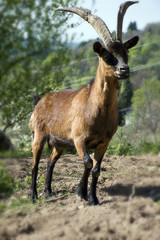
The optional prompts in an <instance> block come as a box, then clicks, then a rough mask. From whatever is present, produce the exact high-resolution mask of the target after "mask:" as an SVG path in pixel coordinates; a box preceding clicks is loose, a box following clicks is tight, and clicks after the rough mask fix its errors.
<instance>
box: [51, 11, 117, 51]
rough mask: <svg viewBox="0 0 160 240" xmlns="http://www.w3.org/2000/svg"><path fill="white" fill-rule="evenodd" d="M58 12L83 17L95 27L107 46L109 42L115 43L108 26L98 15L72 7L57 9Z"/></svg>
mask: <svg viewBox="0 0 160 240" xmlns="http://www.w3.org/2000/svg"><path fill="white" fill-rule="evenodd" d="M56 11H65V12H72V13H76V14H78V15H79V16H80V17H82V18H83V19H84V20H86V21H87V22H89V23H90V24H91V25H92V26H93V27H94V29H95V30H96V32H97V33H98V35H99V36H100V38H101V40H102V41H103V43H104V45H105V46H106V44H107V43H108V42H109V41H113V38H112V35H111V33H110V31H109V29H108V27H107V26H106V24H105V23H104V22H103V20H102V19H101V18H99V17H98V16H96V15H93V14H92V13H91V11H90V10H88V9H85V8H78V7H71V8H57V9H56Z"/></svg>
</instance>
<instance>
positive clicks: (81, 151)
mask: <svg viewBox="0 0 160 240" xmlns="http://www.w3.org/2000/svg"><path fill="white" fill-rule="evenodd" d="M75 146H76V149H77V152H78V155H79V156H80V158H81V159H82V160H83V162H84V172H83V176H82V179H81V181H80V183H79V186H78V189H77V192H78V196H79V197H80V200H81V201H82V199H84V200H86V201H87V200H88V194H87V186H88V177H89V174H90V171H91V169H92V167H93V161H92V159H91V158H90V156H89V154H88V152H87V150H86V147H85V146H84V145H82V144H80V142H77V143H76V144H75Z"/></svg>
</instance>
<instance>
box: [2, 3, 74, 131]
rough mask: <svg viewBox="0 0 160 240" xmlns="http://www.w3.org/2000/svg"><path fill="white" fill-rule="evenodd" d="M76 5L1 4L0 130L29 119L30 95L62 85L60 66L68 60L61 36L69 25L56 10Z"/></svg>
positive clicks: (64, 17) (42, 92)
mask: <svg viewBox="0 0 160 240" xmlns="http://www.w3.org/2000/svg"><path fill="white" fill-rule="evenodd" d="M77 2H78V0H65V1H61V0H58V1H55V0H54V1H49V0H43V1H32V2H31V1H17V0H13V1H2V2H1V4H0V11H1V14H0V20H1V28H0V41H1V45H0V128H1V129H3V130H4V131H6V130H7V129H8V128H9V127H12V128H13V126H15V125H16V124H17V125H18V123H19V122H21V121H22V120H23V119H26V118H27V119H28V114H29V113H30V112H31V111H32V94H33V93H35V92H38V93H39V94H40V95H44V94H45V93H46V92H48V91H51V90H53V89H55V88H56V87H57V86H59V85H61V83H62V80H63V76H64V75H65V71H66V70H65V69H64V68H62V67H59V66H62V65H63V64H66V63H68V62H69V60H70V50H69V46H68V44H67V41H65V42H62V39H61V37H62V32H63V36H64V33H65V29H66V28H68V27H69V26H66V20H67V18H68V17H66V16H67V15H65V14H57V13H55V9H56V8H57V7H59V5H61V6H63V7H64V6H68V5H76V4H77ZM64 40H65V39H63V41H64ZM50 54H51V55H50ZM48 55H50V56H48Z"/></svg>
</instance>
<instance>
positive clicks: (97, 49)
mask: <svg viewBox="0 0 160 240" xmlns="http://www.w3.org/2000/svg"><path fill="white" fill-rule="evenodd" d="M102 49H103V47H102V45H101V44H100V43H99V42H95V43H94V44H93V50H94V52H95V53H97V54H98V55H99V56H101V55H102Z"/></svg>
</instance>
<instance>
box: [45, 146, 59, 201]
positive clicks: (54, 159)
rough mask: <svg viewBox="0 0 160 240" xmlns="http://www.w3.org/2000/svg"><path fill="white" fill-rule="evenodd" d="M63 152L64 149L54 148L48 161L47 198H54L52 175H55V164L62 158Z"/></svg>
mask: <svg viewBox="0 0 160 240" xmlns="http://www.w3.org/2000/svg"><path fill="white" fill-rule="evenodd" d="M62 152H63V149H62V148H56V147H53V151H52V153H51V156H50V159H49V161H48V166H47V176H46V183H45V196H46V198H48V197H51V196H52V189H51V182H52V173H53V169H54V167H55V164H56V162H57V160H58V159H59V158H60V156H61V154H62Z"/></svg>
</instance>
